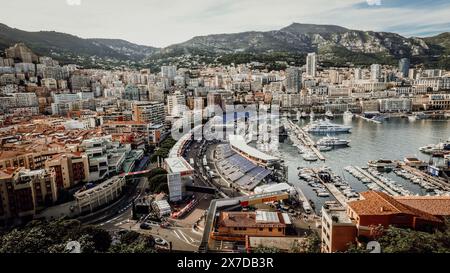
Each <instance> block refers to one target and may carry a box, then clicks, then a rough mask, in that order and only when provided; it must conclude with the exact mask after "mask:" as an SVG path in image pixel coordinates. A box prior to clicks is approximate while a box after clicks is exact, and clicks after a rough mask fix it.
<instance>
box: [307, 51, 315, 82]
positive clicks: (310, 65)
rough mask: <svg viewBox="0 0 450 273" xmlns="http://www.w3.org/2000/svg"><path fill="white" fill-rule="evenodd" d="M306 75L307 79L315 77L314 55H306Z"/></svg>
mask: <svg viewBox="0 0 450 273" xmlns="http://www.w3.org/2000/svg"><path fill="white" fill-rule="evenodd" d="M306 75H308V76H309V77H315V76H316V53H308V56H306Z"/></svg>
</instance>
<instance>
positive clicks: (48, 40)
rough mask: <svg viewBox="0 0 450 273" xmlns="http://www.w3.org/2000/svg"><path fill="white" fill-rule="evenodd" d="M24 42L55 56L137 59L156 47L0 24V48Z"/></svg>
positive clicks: (43, 52)
mask: <svg viewBox="0 0 450 273" xmlns="http://www.w3.org/2000/svg"><path fill="white" fill-rule="evenodd" d="M18 42H23V43H25V44H26V45H27V46H28V47H30V48H31V49H32V50H33V51H34V52H36V53H37V54H39V55H46V56H53V57H56V58H58V56H59V57H60V58H63V59H64V58H69V59H70V58H71V57H73V58H75V57H77V56H78V57H80V56H86V57H93V56H95V57H98V58H101V59H102V58H111V59H117V60H132V61H139V60H140V59H142V58H144V57H148V56H149V55H151V54H152V53H153V52H154V51H156V50H157V49H156V48H154V47H149V46H141V45H136V44H132V43H130V42H127V41H123V40H115V39H83V38H80V37H77V36H74V35H70V34H65V33H60V32H55V31H38V32H28V31H23V30H19V29H15V28H11V27H8V26H6V25H4V24H0V51H3V50H4V49H5V48H7V47H9V46H11V45H13V44H15V43H18Z"/></svg>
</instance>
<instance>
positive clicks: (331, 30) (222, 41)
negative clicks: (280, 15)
mask: <svg viewBox="0 0 450 273" xmlns="http://www.w3.org/2000/svg"><path fill="white" fill-rule="evenodd" d="M444 40H447V41H448V37H446V38H444ZM427 41H428V42H429V43H427ZM432 46H434V44H433V40H431V39H428V40H427V39H421V38H415V37H413V38H406V37H403V36H401V35H398V34H395V33H388V32H374V31H361V30H351V29H347V28H344V27H340V26H334V25H311V24H299V23H293V24H291V25H289V26H287V27H285V28H282V29H280V30H275V31H266V32H254V31H253V32H242V33H235V34H219V35H207V36H198V37H194V38H192V39H190V40H188V41H186V42H184V43H180V44H176V45H172V46H169V47H167V48H164V49H162V50H161V51H160V52H159V54H156V55H154V56H152V57H156V56H158V58H164V56H168V57H174V56H177V55H182V54H216V55H224V54H242V53H247V54H252V55H260V54H270V53H271V52H285V53H290V54H301V55H304V54H306V53H308V52H317V53H319V55H320V56H321V60H322V61H323V62H329V63H331V64H345V63H346V62H353V63H357V64H358V63H361V64H369V63H373V62H383V63H384V62H388V63H389V62H390V63H394V62H396V60H398V59H400V58H403V57H408V58H413V59H420V58H419V57H426V56H427V55H428V54H429V53H430V52H431V51H430V47H432ZM446 46H447V47H448V45H446ZM434 53H437V54H440V53H442V51H439V50H437V51H436V52H434Z"/></svg>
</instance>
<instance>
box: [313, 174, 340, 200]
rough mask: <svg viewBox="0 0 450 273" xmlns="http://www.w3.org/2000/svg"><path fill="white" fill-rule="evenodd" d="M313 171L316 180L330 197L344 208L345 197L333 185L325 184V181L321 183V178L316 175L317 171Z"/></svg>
mask: <svg viewBox="0 0 450 273" xmlns="http://www.w3.org/2000/svg"><path fill="white" fill-rule="evenodd" d="M313 171H314V174H315V175H316V177H317V179H319V181H320V183H322V184H323V185H324V186H325V187H326V188H327V190H328V191H329V192H330V193H331V195H333V196H334V198H335V199H336V200H337V201H338V202H339V204H341V206H342V207H344V208H346V207H347V198H346V197H345V195H344V194H343V193H342V192H341V191H340V190H338V188H337V187H336V186H335V185H334V184H333V183H326V182H325V181H323V180H322V178H320V176H319V175H318V174H317V170H315V169H314V170H313Z"/></svg>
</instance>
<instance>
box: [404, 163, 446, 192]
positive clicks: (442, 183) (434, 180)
mask: <svg viewBox="0 0 450 273" xmlns="http://www.w3.org/2000/svg"><path fill="white" fill-rule="evenodd" d="M399 167H400V168H402V169H403V170H405V171H407V172H409V173H412V174H413V175H415V176H417V177H419V178H421V179H423V180H424V181H426V182H428V183H430V184H432V185H434V186H436V187H438V188H440V189H442V190H446V191H450V183H449V182H447V181H446V180H445V179H443V178H440V177H435V176H431V175H429V174H427V173H424V172H422V171H420V170H418V169H416V168H413V167H411V166H408V165H406V164H404V163H400V164H399Z"/></svg>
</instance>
